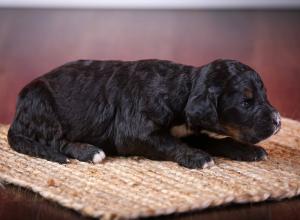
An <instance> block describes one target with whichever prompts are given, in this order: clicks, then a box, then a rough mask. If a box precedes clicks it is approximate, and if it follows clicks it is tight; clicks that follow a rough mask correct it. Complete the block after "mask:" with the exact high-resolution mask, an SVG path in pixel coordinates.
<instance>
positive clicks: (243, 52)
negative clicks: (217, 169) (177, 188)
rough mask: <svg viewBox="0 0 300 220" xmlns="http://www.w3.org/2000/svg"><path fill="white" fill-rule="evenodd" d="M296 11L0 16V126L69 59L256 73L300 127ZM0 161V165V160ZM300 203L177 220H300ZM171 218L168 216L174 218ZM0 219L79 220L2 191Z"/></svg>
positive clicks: (7, 12) (24, 12) (299, 16)
mask: <svg viewBox="0 0 300 220" xmlns="http://www.w3.org/2000/svg"><path fill="white" fill-rule="evenodd" d="M299 27H300V11H296V10H293V11H126V10H123V11H118V10H106V11H101V10H45V9H44V10H41V9H37V10H31V9H0V123H9V122H11V120H12V117H13V114H14V108H15V103H16V97H17V93H18V91H19V90H20V89H21V88H22V87H23V86H24V85H25V84H26V83H28V82H29V81H30V80H32V79H33V78H35V77H36V76H38V75H41V74H43V73H45V72H47V71H49V70H50V69H52V68H54V67H56V66H58V65H61V64H63V63H64V62H67V61H70V60H75V59H85V58H87V59H123V60H135V59H144V58H160V59H169V60H174V61H177V62H181V63H186V64H192V65H202V64H204V63H207V62H210V61H212V60H214V59H217V58H232V59H238V60H241V61H242V62H245V63H247V64H249V65H250V66H252V67H254V68H255V69H256V70H257V71H258V72H259V73H260V74H261V75H262V78H263V80H264V82H265V84H266V87H267V89H268V94H269V97H270V100H271V102H272V104H273V105H274V106H276V107H277V108H278V109H279V111H280V112H281V114H282V115H283V116H287V117H291V118H294V119H298V120H300V28H299ZM0 159H1V158H0ZM299 210H300V199H299V198H296V199H293V200H285V201H283V202H275V203H274V202H271V203H270V202H269V203H261V204H255V205H254V204H248V205H242V206H240V205H238V206H237V205H233V206H230V207H222V208H217V209H210V210H207V211H202V212H196V213H193V214H185V215H180V216H179V217H177V219H200V218H201V219H300V211H299ZM172 218H174V216H172ZM0 219H23V220H24V219H82V218H81V217H80V216H79V215H78V214H77V213H74V212H72V211H69V210H66V209H63V208H61V207H59V206H58V205H56V204H54V203H51V202H48V201H45V200H44V199H42V198H40V197H39V196H36V195H34V194H33V193H30V192H28V191H27V190H23V189H20V188H17V187H13V186H9V185H7V186H6V188H5V189H2V188H1V187H0Z"/></svg>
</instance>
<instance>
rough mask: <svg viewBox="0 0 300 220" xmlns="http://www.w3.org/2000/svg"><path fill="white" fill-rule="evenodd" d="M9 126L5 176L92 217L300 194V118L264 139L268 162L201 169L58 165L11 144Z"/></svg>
mask: <svg viewBox="0 0 300 220" xmlns="http://www.w3.org/2000/svg"><path fill="white" fill-rule="evenodd" d="M7 129H8V126H4V125H2V126H0V179H1V180H3V181H5V182H8V183H12V184H15V185H18V186H22V187H26V188H29V189H31V190H32V191H34V192H37V193H39V194H40V195H42V196H43V197H45V198H47V199H50V200H53V201H55V202H57V203H59V204H61V205H62V206H65V207H68V208H71V209H74V210H76V211H78V212H80V213H81V214H83V215H87V216H91V217H96V218H99V217H102V219H119V218H122V219H123V218H138V217H145V216H156V215H165V214H170V213H179V212H186V211H191V210H196V209H205V208H207V207H215V206H219V205H223V204H228V203H246V202H259V201H264V200H279V199H283V198H289V197H293V196H296V195H298V194H300V123H299V122H296V121H293V120H290V119H283V120H282V129H281V131H280V132H279V133H278V134H277V135H276V136H273V137H272V138H270V139H269V140H267V141H264V142H262V143H261V145H262V146H263V147H265V149H266V150H267V151H268V153H269V156H268V159H267V160H266V161H261V162H237V161H230V160H226V159H222V158H214V159H215V162H216V165H215V166H213V167H211V168H209V169H204V170H201V169H194V170H191V169H186V168H184V167H180V166H178V165H177V164H176V163H173V162H159V161H151V160H147V159H142V158H137V157H131V158H122V157H118V158H108V159H106V161H105V162H104V163H102V164H97V165H94V164H89V163H84V162H79V161H76V160H73V161H72V162H71V163H70V164H67V165H60V164H58V163H53V162H49V161H47V160H43V159H38V158H33V157H29V156H26V155H23V154H19V153H17V152H15V151H13V150H11V149H10V148H9V146H8V144H7V139H6V134H7Z"/></svg>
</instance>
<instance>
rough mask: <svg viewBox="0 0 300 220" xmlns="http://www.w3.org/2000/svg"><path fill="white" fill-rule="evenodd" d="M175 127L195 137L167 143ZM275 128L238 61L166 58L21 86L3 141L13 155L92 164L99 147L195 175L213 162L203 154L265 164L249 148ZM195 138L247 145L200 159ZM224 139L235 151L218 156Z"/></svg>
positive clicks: (86, 68)
mask: <svg viewBox="0 0 300 220" xmlns="http://www.w3.org/2000/svg"><path fill="white" fill-rule="evenodd" d="M181 124H185V125H186V126H187V128H189V129H190V130H192V131H193V132H194V133H195V135H194V136H193V137H191V138H190V139H189V138H183V139H179V138H176V137H174V136H172V134H171V132H170V129H171V128H172V127H173V126H176V125H181ZM279 127H280V119H279V114H278V113H277V111H276V110H275V109H274V108H273V107H272V106H271V105H270V104H269V102H268V100H267V97H266V92H265V89H264V85H263V83H262V81H261V79H260V77H259V75H258V74H257V73H256V72H255V71H254V70H253V69H251V68H250V67H249V66H247V65H245V64H242V63H240V62H238V61H234V60H216V61H214V62H212V63H210V64H208V65H204V66H202V67H192V66H187V65H182V64H176V63H173V62H170V61H163V60H140V61H129V62H123V61H90V60H79V61H75V62H71V63H67V64H65V65H63V66H61V67H58V68H56V69H54V70H52V71H51V72H49V73H48V74H45V75H43V76H41V77H39V78H37V79H35V80H33V81H32V82H31V83H29V84H28V85H27V86H25V87H24V88H23V90H22V91H21V92H20V94H19V99H18V103H17V109H16V114H15V118H14V121H13V123H12V124H11V127H10V129H9V132H8V141H9V143H10V145H11V147H12V148H13V149H15V150H17V151H19V152H22V153H25V154H29V155H32V156H38V157H42V158H45V159H48V160H52V161H57V162H60V163H64V162H66V161H67V158H68V157H71V158H76V159H78V160H82V161H91V160H92V159H93V156H94V155H95V153H97V152H98V150H99V149H102V150H103V151H104V152H105V153H106V154H108V155H123V156H130V155H140V156H144V157H147V158H150V159H158V160H171V161H175V162H177V163H179V164H181V165H183V166H186V167H190V168H197V167H203V166H204V165H205V164H207V163H209V162H212V158H211V156H210V155H209V154H208V153H206V152H209V153H211V154H213V155H218V156H227V157H230V158H232V159H240V160H250V161H251V160H259V159H262V158H264V157H265V156H266V152H265V151H264V150H262V149H261V148H259V147H254V146H252V148H251V147H250V148H249V144H254V143H257V142H258V141H260V140H262V139H265V138H267V137H269V136H270V135H272V134H273V133H275V132H276V131H277V130H278V129H279ZM201 130H208V131H212V132H216V133H219V134H223V135H228V136H230V137H232V138H233V139H235V140H237V141H239V142H245V143H248V144H241V143H239V142H236V141H234V140H233V139H230V140H228V139H223V140H215V139H214V140H212V143H213V144H212V146H209V145H210V144H209V143H208V144H207V145H206V144H205V146H206V148H205V150H206V151H203V149H202V150H201V149H199V147H197V146H196V145H197V144H196V145H195V143H198V145H201V142H199V141H201V135H200V131H201ZM224 141H225V142H226V143H227V142H228V141H229V142H231V144H229V145H230V146H232V143H238V144H237V145H239V147H236V148H232V147H229V148H226V147H224V148H223V149H222V150H215V149H220V148H221V147H214V146H218V145H220V143H221V144H222V145H226V143H225V142H224ZM192 143H194V146H191V145H193V144H192ZM189 145H190V146H189ZM229 145H228V146H229ZM240 148H241V149H240ZM257 148H259V150H257ZM226 149H228V150H226ZM236 149H238V150H236ZM251 149H252V150H251Z"/></svg>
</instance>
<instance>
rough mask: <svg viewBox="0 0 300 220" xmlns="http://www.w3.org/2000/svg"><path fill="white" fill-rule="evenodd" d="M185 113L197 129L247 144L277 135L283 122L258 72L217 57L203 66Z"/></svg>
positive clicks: (195, 81) (189, 123)
mask: <svg viewBox="0 0 300 220" xmlns="http://www.w3.org/2000/svg"><path fill="white" fill-rule="evenodd" d="M186 116H187V122H188V125H189V126H190V127H191V128H192V129H193V130H195V131H196V130H198V129H208V130H211V131H214V132H218V133H222V134H225V135H228V136H231V137H233V138H234V139H236V140H238V141H242V142H247V143H257V142H259V141H261V140H263V139H265V138H267V137H269V136H271V135H272V134H275V133H276V132H277V131H278V130H279V129H280V125H281V122H280V115H279V113H278V111H277V110H276V109H275V108H274V107H273V106H272V105H271V104H270V103H269V101H268V99H267V96H266V90H265V88H264V84H263V82H262V80H261V78H260V77H259V75H258V73H257V72H255V71H254V70H253V69H252V68H250V67H249V66H247V65H245V64H242V63H240V62H238V61H234V60H216V61H214V62H212V63H210V64H208V65H206V66H204V67H202V68H201V72H200V74H198V76H196V77H195V78H194V83H193V88H192V91H191V95H190V98H189V100H188V103H187V106H186Z"/></svg>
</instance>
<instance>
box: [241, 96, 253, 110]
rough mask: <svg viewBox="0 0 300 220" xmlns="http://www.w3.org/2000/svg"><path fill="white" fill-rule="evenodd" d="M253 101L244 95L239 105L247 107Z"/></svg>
mask: <svg viewBox="0 0 300 220" xmlns="http://www.w3.org/2000/svg"><path fill="white" fill-rule="evenodd" d="M252 102H253V99H252V98H247V97H244V98H243V100H242V103H241V105H242V106H243V107H244V108H247V107H249V106H250V105H251V104H252Z"/></svg>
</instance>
